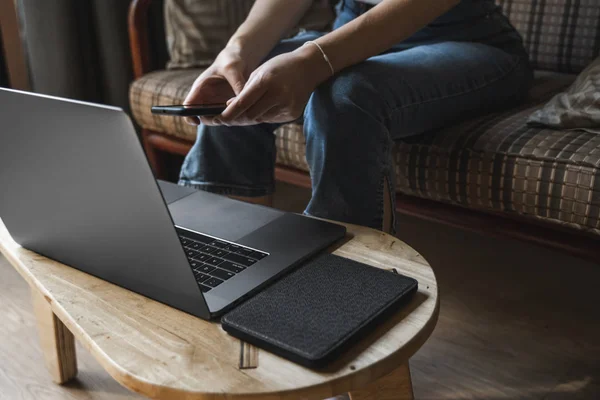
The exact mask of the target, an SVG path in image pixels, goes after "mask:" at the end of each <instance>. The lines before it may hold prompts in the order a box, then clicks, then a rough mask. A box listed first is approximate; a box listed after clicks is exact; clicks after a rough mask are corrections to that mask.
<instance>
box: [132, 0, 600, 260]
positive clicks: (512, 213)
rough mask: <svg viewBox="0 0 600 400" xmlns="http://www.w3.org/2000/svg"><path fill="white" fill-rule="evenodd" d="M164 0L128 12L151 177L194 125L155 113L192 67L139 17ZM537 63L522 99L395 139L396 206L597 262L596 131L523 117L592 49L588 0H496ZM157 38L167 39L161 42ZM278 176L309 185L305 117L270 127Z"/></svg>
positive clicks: (598, 46) (592, 0)
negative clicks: (175, 64) (174, 57)
mask: <svg viewBox="0 0 600 400" xmlns="http://www.w3.org/2000/svg"><path fill="white" fill-rule="evenodd" d="M161 3H162V1H159V0H134V1H132V3H131V7H130V15H129V31H130V45H131V50H132V57H133V65H134V75H135V81H134V82H133V83H132V84H131V87H130V103H131V110H132V114H133V116H134V119H135V121H136V122H137V124H138V125H139V126H140V134H141V140H142V143H143V145H144V149H145V151H146V153H147V156H148V159H149V162H150V163H151V166H152V168H153V170H154V173H155V175H156V176H157V177H159V178H163V179H170V180H175V179H176V178H177V174H176V173H177V170H178V168H179V166H180V163H181V159H182V157H183V156H184V155H185V154H186V153H187V152H188V151H189V149H190V148H191V146H192V144H193V142H194V140H195V136H196V129H195V128H194V127H192V126H189V125H186V124H185V123H184V122H183V121H182V119H180V118H172V117H165V116H157V115H152V114H151V113H150V107H151V106H152V105H156V104H180V103H181V102H182V100H183V99H184V98H185V96H186V94H187V92H188V90H189V88H190V86H191V84H192V82H193V81H194V79H195V78H196V77H197V76H198V74H199V73H200V72H201V71H202V70H201V69H193V68H192V69H171V70H167V69H165V65H166V62H167V60H166V59H164V57H161V56H160V55H161V54H162V55H164V54H166V52H165V51H164V47H163V46H165V43H162V42H161V41H160V40H159V41H158V42H156V41H155V42H152V43H151V42H150V39H149V38H150V35H154V37H156V32H150V30H149V29H148V21H149V20H150V19H151V18H154V20H156V15H155V14H156V13H157V12H158V13H160V11H161V9H162V6H161ZM498 4H499V5H500V6H501V7H502V8H503V10H504V12H505V14H506V15H507V16H508V17H509V19H510V20H511V22H512V23H513V25H515V27H516V28H517V29H518V30H519V32H520V33H521V34H522V36H523V39H524V42H525V45H526V47H527V49H528V50H529V53H530V58H531V62H532V65H533V66H534V68H535V69H536V74H535V83H534V86H533V87H532V89H531V91H530V94H529V98H528V100H527V101H526V102H525V103H524V104H521V105H517V106H515V107H513V108H511V109H508V110H505V111H501V112H497V113H493V114H489V115H486V116H483V117H480V118H475V119H472V120H469V121H465V122H463V123H460V124H457V125H455V126H448V127H447V128H445V129H443V130H440V131H435V132H428V133H426V134H423V135H420V136H415V137H411V138H409V139H407V140H403V141H399V142H397V143H396V146H395V148H394V158H395V163H396V169H395V176H396V189H397V193H396V198H397V212H398V213H400V214H406V215H412V216H417V217H420V218H424V219H428V220H433V221H437V222H441V223H444V224H449V225H452V226H456V227H460V228H464V229H469V230H473V231H476V232H480V233H483V234H486V235H495V236H504V237H510V238H515V239H518V240H526V241H529V242H532V243H536V244H539V245H544V246H548V247H551V248H554V249H558V250H561V251H565V252H568V253H570V254H573V255H576V256H579V257H583V258H587V259H590V260H593V261H596V262H600V134H595V133H592V132H587V131H583V130H556V129H549V128H544V127H534V126H530V125H528V124H527V123H526V121H527V118H528V117H529V115H530V114H531V113H532V112H534V111H535V110H537V109H539V108H540V107H542V105H543V104H544V103H546V102H547V101H548V100H549V99H550V98H551V97H552V96H553V95H554V94H556V93H558V92H560V91H562V90H565V89H566V88H567V87H568V86H569V85H570V84H571V83H572V82H573V81H574V80H575V77H576V74H577V73H579V72H580V71H581V70H583V69H584V68H585V67H586V65H587V64H589V63H590V62H591V61H592V60H593V59H594V58H595V57H597V56H598V54H599V50H600V7H598V4H597V0H581V1H578V2H571V1H569V0H546V1H537V0H499V1H498ZM163 42H164V41H163ZM276 143H277V149H278V154H277V168H276V173H275V175H276V179H277V180H279V181H284V182H288V183H291V184H294V185H298V186H301V187H306V188H310V186H311V183H310V177H309V172H308V166H307V164H306V160H305V148H304V137H303V134H302V126H301V125H298V124H294V123H292V124H288V125H285V126H283V127H281V128H280V129H279V130H278V131H277V132H276Z"/></svg>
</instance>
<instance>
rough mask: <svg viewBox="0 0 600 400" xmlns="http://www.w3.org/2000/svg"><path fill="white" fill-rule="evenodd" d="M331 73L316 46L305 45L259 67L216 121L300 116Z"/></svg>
mask: <svg viewBox="0 0 600 400" xmlns="http://www.w3.org/2000/svg"><path fill="white" fill-rule="evenodd" d="M330 74H331V71H330V69H329V66H328V65H327V63H326V61H325V60H324V59H323V57H322V54H321V53H320V51H319V50H318V48H316V46H313V45H308V46H303V47H301V48H300V49H298V50H295V51H293V52H291V53H286V54H282V55H279V56H277V57H274V58H272V59H271V60H269V61H267V62H265V63H264V64H263V65H261V66H260V67H258V68H257V69H256V70H255V71H254V72H253V73H252V74H251V75H250V78H249V79H248V82H247V83H246V85H245V86H244V88H243V90H242V91H241V92H240V93H239V94H238V95H237V97H236V98H235V99H233V100H231V101H230V102H229V106H228V107H227V109H226V110H225V111H224V112H223V114H221V115H220V116H218V117H216V118H214V119H213V121H212V123H213V124H225V125H256V124H259V123H263V122H269V123H285V122H290V121H293V120H295V119H297V118H299V117H300V116H301V115H302V113H303V112H304V108H305V107H306V103H307V102H308V99H309V98H310V95H311V93H312V92H313V91H314V89H315V88H316V87H317V85H319V84H320V83H321V82H323V81H324V80H325V79H327V78H328V77H329V76H330Z"/></svg>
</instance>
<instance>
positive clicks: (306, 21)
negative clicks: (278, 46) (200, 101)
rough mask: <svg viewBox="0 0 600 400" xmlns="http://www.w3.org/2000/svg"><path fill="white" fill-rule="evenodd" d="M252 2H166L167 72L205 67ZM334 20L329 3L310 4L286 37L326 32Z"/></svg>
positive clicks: (228, 0)
mask: <svg viewBox="0 0 600 400" xmlns="http://www.w3.org/2000/svg"><path fill="white" fill-rule="evenodd" d="M254 1H255V0H166V1H165V29H166V34H167V47H168V50H169V54H170V60H169V62H168V64H167V68H169V69H175V68H190V67H207V66H209V65H210V64H211V63H212V61H213V60H214V59H215V57H216V56H217V54H218V53H219V52H220V51H221V50H222V49H223V48H224V47H225V45H226V44H227V42H228V41H229V38H230V37H231V35H233V33H234V32H235V31H236V29H237V28H238V26H239V25H240V24H241V23H242V22H243V21H244V20H245V19H246V16H247V15H248V13H249V12H250V9H251V8H252V5H253V4H254ZM334 17H335V13H334V10H333V1H331V0H314V1H313V4H312V6H311V8H310V9H309V10H308V12H307V13H306V15H305V16H304V17H303V18H302V20H301V21H300V22H299V23H298V26H297V27H296V28H294V29H293V30H292V31H290V32H288V35H294V34H295V33H297V32H298V31H299V30H300V29H306V30H327V29H328V28H329V27H330V25H331V22H332V21H333V19H334Z"/></svg>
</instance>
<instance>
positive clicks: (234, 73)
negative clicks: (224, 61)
mask: <svg viewBox="0 0 600 400" xmlns="http://www.w3.org/2000/svg"><path fill="white" fill-rule="evenodd" d="M223 75H224V76H225V79H227V82H228V83H229V86H231V89H233V92H234V93H235V95H236V96H237V95H239V94H240V93H241V92H242V90H244V86H246V78H245V77H244V74H243V73H242V71H240V70H239V69H238V68H236V67H235V66H231V67H229V66H228V67H225V68H224V71H223Z"/></svg>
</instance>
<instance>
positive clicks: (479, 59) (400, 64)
mask: <svg viewBox="0 0 600 400" xmlns="http://www.w3.org/2000/svg"><path fill="white" fill-rule="evenodd" d="M530 80H531V72H530V71H529V68H528V64H527V62H526V61H525V60H524V59H522V58H521V57H519V56H513V55H510V54H508V53H506V52H504V51H502V50H499V49H497V48H494V47H491V46H487V45H483V44H478V43H468V42H445V43H437V44H431V45H423V46H418V47H414V48H412V49H409V50H404V51H399V52H393V53H387V54H383V55H380V56H376V57H373V58H370V59H369V60H367V61H365V62H363V63H361V64H358V65H355V66H353V67H350V68H348V69H346V70H344V71H342V72H341V73H340V74H338V75H337V76H335V77H333V78H331V79H330V80H329V81H327V82H325V83H324V84H322V85H321V86H319V87H318V88H317V90H316V91H315V92H314V93H313V95H312V97H311V99H310V101H309V103H308V106H307V108H306V111H305V124H304V129H305V136H306V142H307V161H308V163H309V166H310V169H311V177H312V184H313V196H312V199H311V201H310V203H309V205H308V207H307V209H306V213H307V214H309V215H314V216H317V217H322V218H329V219H334V220H339V221H346V222H351V223H355V224H359V225H366V226H371V227H374V228H377V229H382V227H383V226H384V221H383V214H384V208H385V203H386V201H385V200H388V204H389V203H390V202H391V204H392V207H393V204H394V202H393V200H394V196H393V194H394V193H395V191H394V188H393V185H394V182H395V180H394V173H393V171H394V169H393V164H392V157H391V150H392V146H393V140H396V139H400V138H402V137H406V136H410V135H417V134H420V133H423V132H426V131H429V130H434V129H440V128H443V127H445V126H448V125H450V124H452V123H455V122H457V121H458V120H461V119H466V118H472V117H475V116H477V115H480V114H483V113H487V112H490V111H494V110H498V109H501V108H504V107H507V106H510V105H514V104H515V103H517V102H519V101H520V100H521V99H522V98H523V97H524V95H525V93H526V92H527V89H528V87H529V82H530ZM386 189H387V190H386ZM387 191H389V195H390V196H391V197H392V198H391V199H384V195H385V192H387Z"/></svg>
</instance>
